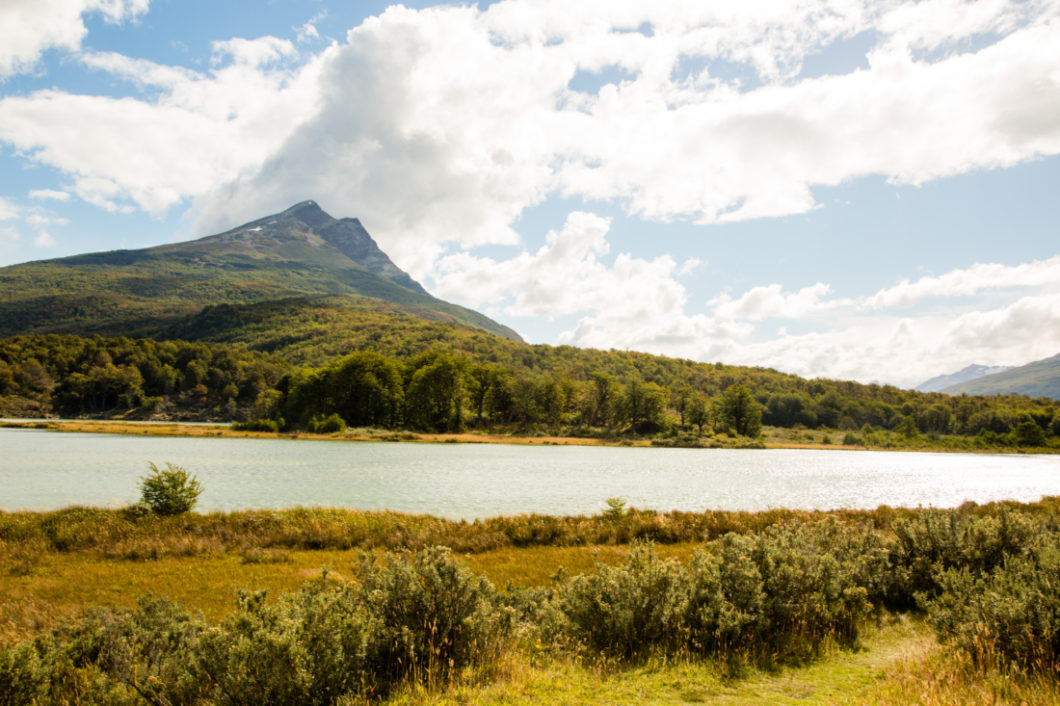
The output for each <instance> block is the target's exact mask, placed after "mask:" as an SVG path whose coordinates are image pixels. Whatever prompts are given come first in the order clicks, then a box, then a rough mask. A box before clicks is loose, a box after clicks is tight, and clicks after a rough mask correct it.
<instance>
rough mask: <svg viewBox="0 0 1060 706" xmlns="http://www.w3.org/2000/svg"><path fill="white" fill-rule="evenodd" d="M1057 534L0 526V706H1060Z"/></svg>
mask: <svg viewBox="0 0 1060 706" xmlns="http://www.w3.org/2000/svg"><path fill="white" fill-rule="evenodd" d="M1058 518H1060V498H1046V499H1043V500H1042V501H1041V502H1038V503H1029V504H1016V503H993V504H989V505H974V504H966V505H964V506H962V507H961V508H958V509H954V510H933V509H916V510H911V509H895V508H887V507H881V508H878V509H876V510H872V511H835V512H797V511H787V510H773V511H768V512H761V513H743V512H707V513H658V512H651V511H643V510H637V509H633V508H628V507H625V506H624V505H623V504H622V503H621V502H620V501H617V500H615V501H612V502H611V504H610V505H609V507H608V508H607V509H606V510H605V511H604V512H603V513H601V514H599V515H595V516H587V517H547V516H530V515H528V516H518V517H499V518H492V519H489V520H484V521H479V522H472V523H468V522H453V521H448V520H441V519H437V518H433V517H428V516H414V515H400V514H396V513H370V512H353V511H345V510H324V509H295V510H286V511H269V512H264V511H256V512H233V513H208V514H198V513H183V514H176V515H172V516H160V515H158V514H156V513H153V512H149V511H145V509H144V508H143V507H142V506H133V507H129V508H125V509H120V510H104V509H97V508H77V507H75V508H66V509H64V510H59V511H55V512H12V513H0V566H2V571H0V595H2V598H0V636H2V638H0V639H2V645H3V649H2V651H0V694H4V695H5V696H0V703H13V704H14V703H145V702H146V703H233V704H235V703H251V702H254V703H263V702H271V703H278V702H287V703H365V702H377V701H386V702H391V703H435V702H437V703H527V702H537V701H543V700H548V701H554V702H557V703H586V702H598V703H615V702H623V701H632V700H642V701H648V702H657V703H687V702H717V703H784V702H789V703H793V702H801V703H805V702H808V701H809V702H814V703H843V702H845V703H999V702H1001V703H1004V702H1013V703H1020V702H1026V703H1060V696H1058V695H1057V681H1056V669H1057V664H1058V660H1057V657H1058V654H1060V652H1058V650H1060V595H1058V593H1057V591H1056V589H1055V587H1056V586H1057V585H1060V534H1058V529H1057V527H1058Z"/></svg>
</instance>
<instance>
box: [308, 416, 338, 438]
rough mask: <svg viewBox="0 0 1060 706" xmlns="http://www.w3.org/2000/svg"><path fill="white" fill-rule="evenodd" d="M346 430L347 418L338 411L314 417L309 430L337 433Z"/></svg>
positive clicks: (316, 432)
mask: <svg viewBox="0 0 1060 706" xmlns="http://www.w3.org/2000/svg"><path fill="white" fill-rule="evenodd" d="M344 431H346V420H344V419H343V418H342V417H340V416H339V415H338V414H336V413H334V412H333V413H331V414H329V415H328V416H326V417H319V416H318V417H313V418H312V419H311V420H310V421H309V432H310V433H312V434H335V433H339V432H344Z"/></svg>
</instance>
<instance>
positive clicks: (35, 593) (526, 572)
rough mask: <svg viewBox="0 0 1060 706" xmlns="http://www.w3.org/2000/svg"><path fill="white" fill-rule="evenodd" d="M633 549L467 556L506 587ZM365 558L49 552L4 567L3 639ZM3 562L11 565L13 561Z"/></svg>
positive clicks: (347, 554)
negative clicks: (92, 614)
mask: <svg viewBox="0 0 1060 706" xmlns="http://www.w3.org/2000/svg"><path fill="white" fill-rule="evenodd" d="M694 546H695V545H692V544H678V545H669V546H665V547H659V548H658V552H657V553H658V554H659V555H660V556H664V557H675V558H678V559H686V558H687V557H688V556H690V555H691V553H692V551H693V549H694ZM628 553H629V548H628V547H625V546H607V547H534V548H528V549H515V548H505V549H500V550H496V551H491V552H484V553H476V554H467V555H461V558H462V559H463V560H465V561H466V562H467V563H468V565H469V567H470V568H471V570H472V571H474V572H476V573H480V574H483V575H485V576H486V577H487V578H488V579H489V580H490V581H492V582H493V584H494V585H495V586H497V587H498V588H501V589H503V588H504V587H505V586H506V585H508V583H509V582H510V583H511V584H513V585H517V586H543V585H548V584H549V583H550V581H551V577H552V576H553V575H554V574H555V573H556V571H558V570H559V568H560V567H563V569H564V570H565V571H566V572H567V573H568V574H572V575H573V574H579V573H587V572H590V571H592V570H593V568H594V566H595V565H596V562H597V561H599V562H602V563H619V562H621V561H623V560H624V559H625V558H626V556H627V555H628ZM358 556H359V552H358V551H357V550H314V551H309V550H301V551H275V550H246V551H243V552H240V553H221V554H200V555H195V556H187V557H172V556H169V557H161V558H159V559H155V560H151V561H123V560H115V559H109V558H106V557H103V556H100V555H99V554H97V553H91V552H71V553H65V554H60V553H54V552H48V553H41V554H39V555H38V557H37V558H36V560H35V562H34V565H33V566H32V567H31V568H30V569H29V571H28V573H23V571H21V570H20V571H17V572H12V571H10V570H2V571H0V639H20V638H23V637H28V636H32V635H34V634H38V633H40V632H42V631H45V630H47V629H49V628H51V627H54V626H55V625H56V624H57V623H58V621H59V620H61V619H62V618H66V617H72V616H76V615H78V614H80V613H81V612H83V611H85V610H86V609H89V608H91V607H93V606H102V605H113V606H122V607H133V606H134V605H135V604H136V599H137V598H138V597H139V596H141V595H144V594H147V593H153V594H154V595H156V596H166V597H168V598H171V599H173V600H175V601H178V602H179V603H182V604H184V605H185V606H187V607H188V608H191V609H193V610H197V611H201V612H202V613H203V615H204V616H205V617H206V618H207V619H208V620H212V621H215V622H216V621H220V620H221V619H222V618H223V617H224V616H226V615H228V614H229V613H230V612H232V611H233V610H234V609H235V605H236V600H235V599H236V594H237V592H238V591H240V590H259V589H265V590H267V591H269V593H270V594H271V595H273V596H276V595H278V594H280V593H282V592H291V591H294V590H297V588H298V587H299V586H301V585H302V583H304V582H305V581H306V580H307V579H310V578H312V577H315V576H319V575H320V573H321V572H322V571H323V570H325V569H327V570H328V572H329V575H330V576H332V577H335V578H338V579H342V578H344V577H345V576H348V575H349V574H350V571H351V569H352V568H353V567H354V566H355V565H356V563H357V561H358ZM3 566H4V567H5V569H9V568H10V564H9V562H7V561H5V562H4V563H3ZM20 574H21V575H20Z"/></svg>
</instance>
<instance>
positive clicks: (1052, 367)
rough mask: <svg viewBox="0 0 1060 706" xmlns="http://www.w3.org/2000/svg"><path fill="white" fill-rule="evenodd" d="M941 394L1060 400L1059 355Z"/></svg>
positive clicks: (959, 386)
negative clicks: (1015, 395)
mask: <svg viewBox="0 0 1060 706" xmlns="http://www.w3.org/2000/svg"><path fill="white" fill-rule="evenodd" d="M941 392H943V393H945V394H947V395H962V394H963V395H998V394H1001V395H1005V394H1018V395H1028V396H1030V397H1049V398H1052V399H1054V400H1060V354H1057V355H1054V356H1052V357H1050V358H1043V359H1042V360H1036V361H1033V362H1031V363H1027V364H1026V365H1021V366H1019V367H1017V368H1011V369H1009V370H1005V371H1004V372H1000V373H994V374H993V375H985V376H983V377H980V378H976V379H975V380H970V381H968V382H963V383H959V384H957V385H951V386H949V387H947V388H945V389H943V390H941Z"/></svg>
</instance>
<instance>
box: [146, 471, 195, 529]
mask: <svg viewBox="0 0 1060 706" xmlns="http://www.w3.org/2000/svg"><path fill="white" fill-rule="evenodd" d="M148 465H149V466H150V468H151V474H150V475H146V476H143V477H142V478H140V500H141V502H143V503H144V504H145V505H147V506H148V507H149V508H151V511H152V512H154V513H155V514H157V515H163V516H169V515H180V514H182V513H185V512H187V511H189V510H191V509H192V508H193V507H195V503H196V502H198V500H199V495H200V494H201V493H202V484H200V483H199V481H198V479H196V477H195V476H189V475H188V472H187V471H185V470H184V469H183V468H181V467H180V466H174V465H173V464H172V463H167V464H166V470H164V471H163V470H161V469H159V468H158V466H156V465H155V464H153V463H151V464H148Z"/></svg>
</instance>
